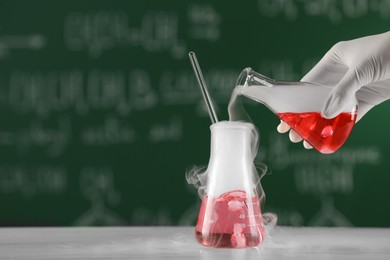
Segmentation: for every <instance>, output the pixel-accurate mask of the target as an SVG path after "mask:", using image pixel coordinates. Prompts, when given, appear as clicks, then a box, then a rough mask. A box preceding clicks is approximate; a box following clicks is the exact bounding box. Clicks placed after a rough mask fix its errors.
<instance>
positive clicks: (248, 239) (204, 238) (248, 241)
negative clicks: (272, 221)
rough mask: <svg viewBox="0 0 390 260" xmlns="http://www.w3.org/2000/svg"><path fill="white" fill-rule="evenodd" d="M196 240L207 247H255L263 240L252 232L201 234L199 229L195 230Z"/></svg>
mask: <svg viewBox="0 0 390 260" xmlns="http://www.w3.org/2000/svg"><path fill="white" fill-rule="evenodd" d="M195 238H196V240H197V241H198V242H199V243H200V244H202V245H204V246H207V247H215V248H247V247H257V246H259V245H260V243H261V242H262V241H263V237H262V236H261V235H260V236H253V235H252V234H240V235H239V236H236V235H234V234H227V233H210V234H208V235H203V234H202V233H201V232H199V231H195Z"/></svg>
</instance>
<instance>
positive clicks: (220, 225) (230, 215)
mask: <svg viewBox="0 0 390 260" xmlns="http://www.w3.org/2000/svg"><path fill="white" fill-rule="evenodd" d="M195 237H196V240H197V241H198V242H199V243H201V244H203V245H205V246H209V247H218V248H245V247H256V246H258V245H259V244H260V243H261V242H262V241H263V240H264V237H265V228H264V224H263V218H262V216H261V210H260V201H259V198H258V197H257V195H255V196H254V197H252V198H247V197H246V193H245V191H240V190H236V191H231V192H227V193H224V194H222V195H221V196H219V197H217V198H210V197H208V196H204V197H203V199H202V205H201V207H200V211H199V216H198V222H197V224H196V228H195Z"/></svg>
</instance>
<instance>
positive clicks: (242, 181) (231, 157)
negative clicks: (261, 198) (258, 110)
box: [207, 122, 258, 197]
mask: <svg viewBox="0 0 390 260" xmlns="http://www.w3.org/2000/svg"><path fill="white" fill-rule="evenodd" d="M257 139H258V138H257V132H256V130H255V128H254V126H253V125H252V124H250V123H244V122H220V123H217V124H214V125H213V126H212V127H211V155H210V161H209V165H208V168H207V172H208V183H209V184H208V191H207V194H208V195H209V196H215V197H217V196H220V195H222V194H223V193H226V192H229V191H233V190H244V191H246V192H247V193H248V194H250V195H251V196H252V195H253V194H254V189H255V187H254V184H253V182H252V181H253V179H252V177H253V174H254V164H253V159H254V157H255V156H256V152H257Z"/></svg>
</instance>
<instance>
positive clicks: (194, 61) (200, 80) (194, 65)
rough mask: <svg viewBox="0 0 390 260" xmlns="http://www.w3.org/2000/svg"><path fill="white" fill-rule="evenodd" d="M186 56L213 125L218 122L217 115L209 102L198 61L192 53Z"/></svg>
mask: <svg viewBox="0 0 390 260" xmlns="http://www.w3.org/2000/svg"><path fill="white" fill-rule="evenodd" d="M188 56H189V57H190V61H191V64H192V68H193V69H194V73H195V76H196V79H197V80H198V83H199V87H200V90H201V92H202V95H203V98H204V100H205V102H206V105H207V109H208V111H209V115H210V119H211V122H212V123H213V124H215V123H217V122H218V118H217V114H216V113H215V109H214V106H213V103H212V102H211V99H210V95H209V91H208V89H207V86H206V82H205V81H204V78H203V73H202V71H201V69H200V67H199V63H198V60H197V59H196V55H195V53H194V52H193V51H191V52H190V53H188Z"/></svg>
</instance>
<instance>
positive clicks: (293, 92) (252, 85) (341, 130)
mask: <svg viewBox="0 0 390 260" xmlns="http://www.w3.org/2000/svg"><path fill="white" fill-rule="evenodd" d="M331 90H332V87H331V86H325V85H318V84H315V83H310V82H288V81H276V80H273V79H270V78H267V77H265V76H263V75H261V74H259V73H257V72H255V71H253V70H252V69H251V68H246V69H244V70H243V71H242V72H241V74H240V76H239V77H238V80H237V83H236V88H235V90H234V92H233V93H234V94H233V96H232V99H231V102H230V104H229V114H230V116H231V118H230V120H242V118H240V117H242V115H243V114H246V113H245V112H244V113H242V112H237V111H241V110H242V109H243V108H242V104H241V103H240V102H239V101H237V99H236V96H237V95H241V96H245V97H247V98H250V99H252V100H254V101H257V102H259V103H262V104H264V105H265V106H266V107H267V108H269V109H270V110H271V111H272V112H273V113H275V114H276V115H277V116H278V117H279V118H280V119H281V120H283V121H284V122H286V123H287V124H288V125H289V126H290V127H291V128H292V129H294V131H295V132H297V133H298V134H299V135H300V136H301V137H302V138H303V139H304V140H306V141H307V142H308V143H309V144H310V145H312V146H313V147H314V148H315V149H316V150H317V151H319V152H320V153H323V154H329V153H333V152H335V151H337V150H338V149H339V148H340V147H341V146H342V145H343V144H344V143H345V141H346V140H347V138H348V136H349V135H350V133H351V131H352V128H353V126H354V125H355V121H356V116H357V100H356V97H355V96H353V97H351V99H350V100H349V101H348V102H346V103H345V104H344V106H343V107H344V111H343V112H342V113H340V114H339V115H337V116H336V117H335V118H332V119H326V118H324V117H322V116H321V110H322V107H323V105H324V102H325V99H326V98H327V97H328V95H329V93H330V91H331ZM234 95H236V96H234Z"/></svg>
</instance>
